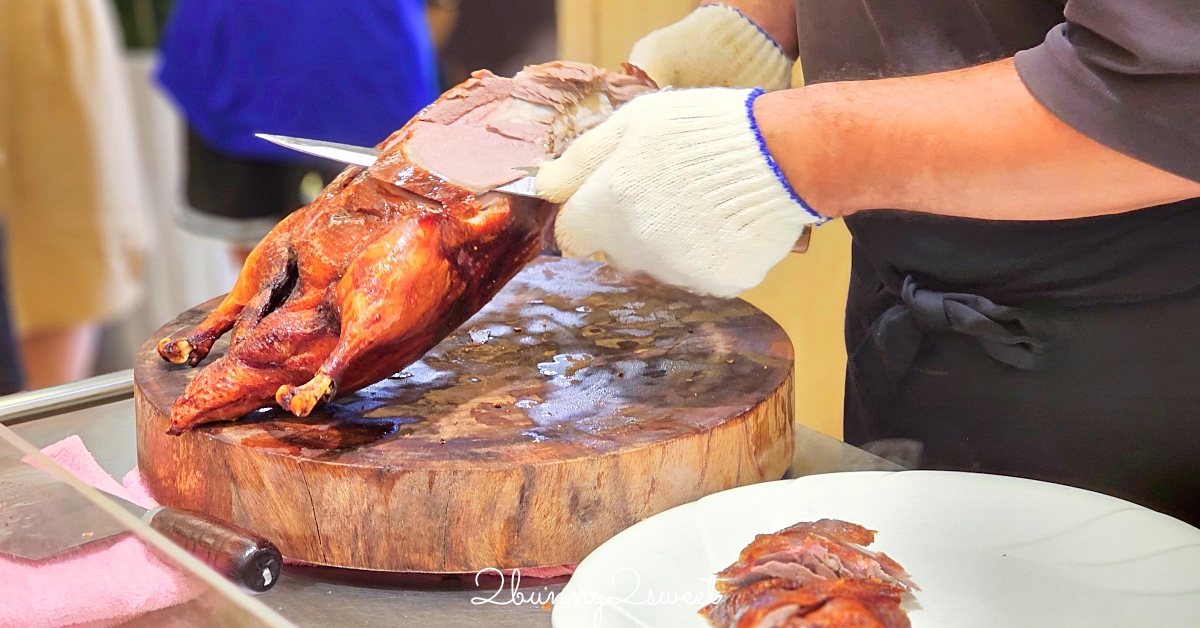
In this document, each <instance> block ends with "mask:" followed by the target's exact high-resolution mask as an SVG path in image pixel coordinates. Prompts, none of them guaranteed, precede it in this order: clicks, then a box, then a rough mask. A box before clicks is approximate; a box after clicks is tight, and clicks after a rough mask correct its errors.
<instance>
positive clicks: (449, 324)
mask: <svg viewBox="0 0 1200 628" xmlns="http://www.w3.org/2000/svg"><path fill="white" fill-rule="evenodd" d="M655 88H656V87H655V85H654V84H653V81H651V80H650V79H649V77H647V76H646V75H645V74H644V73H642V72H641V71H640V70H637V69H636V68H631V67H627V68H626V73H625V74H616V73H610V72H607V71H605V70H602V69H600V68H596V67H593V66H590V65H586V64H576V63H562V62H555V63H549V64H544V65H540V66H533V67H529V68H526V69H525V70H524V71H523V72H521V73H519V74H518V75H517V76H515V77H513V78H501V77H497V76H495V75H493V74H491V73H489V72H477V73H475V74H474V75H473V77H472V78H471V79H470V80H468V81H466V82H464V83H463V84H461V85H459V86H457V87H455V88H453V89H451V90H449V91H448V92H446V93H445V94H443V95H442V96H441V97H440V98H439V99H438V100H437V101H436V102H435V103H433V104H432V105H430V106H429V107H427V108H426V109H425V110H424V111H422V112H421V113H420V114H418V115H417V116H416V117H414V118H413V119H412V120H411V121H410V122H409V123H408V124H406V125H405V126H404V127H403V128H401V129H400V130H398V131H396V132H395V133H393V134H392V136H391V137H389V138H388V139H387V140H385V141H384V142H383V143H381V144H380V146H379V149H380V151H381V154H380V157H379V159H378V160H377V161H376V162H375V164H374V165H372V166H371V167H370V168H366V169H364V168H360V167H351V168H348V169H347V170H345V171H344V172H343V173H342V174H341V175H340V176H339V177H338V178H337V179H335V180H334V181H333V182H332V183H330V185H329V186H328V187H327V188H326V189H325V190H324V191H323V192H322V194H321V195H320V197H318V198H317V199H316V200H315V201H314V202H313V203H312V204H310V205H308V206H307V207H304V208H302V209H300V210H298V211H296V212H295V213H293V214H292V215H291V216H289V217H288V218H287V219H285V220H284V221H282V222H281V223H280V224H279V225H277V226H276V227H275V229H274V230H272V231H271V233H270V234H269V235H268V236H267V237H266V238H264V239H263V241H262V242H261V243H260V244H259V245H258V246H257V247H256V248H255V249H254V251H253V252H252V253H251V254H250V257H249V258H248V259H247V261H246V264H245V266H244V267H243V269H242V272H241V274H240V275H239V277H238V280H237V283H236V284H235V285H234V287H233V289H232V290H231V291H230V293H229V294H228V295H227V296H226V298H225V299H224V301H223V302H222V303H221V304H220V306H218V307H217V309H216V310H214V311H213V312H212V313H211V314H210V315H209V316H208V318H207V319H205V320H204V321H203V322H202V323H201V324H200V325H199V326H197V327H196V328H195V329H192V330H190V331H188V332H187V333H186V334H183V335H182V336H180V337H170V338H163V339H161V340H160V341H159V343H158V352H159V354H160V355H161V356H162V357H163V359H165V360H167V361H169V362H172V363H175V364H188V365H191V366H197V365H199V364H200V363H201V361H203V360H204V359H205V357H207V355H208V353H209V351H210V350H211V349H212V346H213V343H214V342H215V341H216V340H217V339H218V338H219V337H221V336H222V335H224V334H225V333H226V332H229V331H230V330H232V332H231V336H230V348H229V351H228V352H227V353H226V355H224V356H222V357H221V358H220V359H218V360H216V361H214V362H213V363H211V364H209V365H207V366H205V367H204V368H203V369H201V370H200V371H199V372H198V373H197V374H196V376H195V377H194V378H193V379H192V380H191V382H190V383H189V385H188V386H187V388H186V390H185V391H184V393H183V394H182V395H181V396H180V397H179V399H178V400H177V401H176V402H175V405H174V406H173V408H172V412H171V427H170V432H171V433H173V434H180V433H182V432H184V431H187V430H189V429H191V428H193V427H195V426H197V425H200V424H202V423H208V422H212V421H220V420H226V419H236V418H239V417H241V416H243V415H245V414H246V413H248V412H251V411H253V410H257V409H259V408H264V407H268V406H270V405H272V403H278V404H279V405H280V406H281V407H283V408H284V409H286V410H288V411H290V412H292V413H293V414H295V415H297V416H305V415H307V414H308V413H309V412H311V411H312V409H313V408H314V407H315V406H316V405H317V404H318V403H321V402H322V401H325V400H328V399H330V398H332V397H334V396H335V395H336V394H338V392H339V391H342V392H349V391H353V390H356V389H359V388H362V387H365V386H368V385H370V384H373V383H375V382H377V381H379V380H382V379H384V378H386V377H388V376H389V375H391V374H393V373H395V372H397V371H399V370H401V369H403V368H404V367H406V366H408V365H409V364H411V363H412V362H414V361H416V360H417V359H419V358H420V357H421V356H422V355H424V354H425V353H426V352H427V351H429V349H431V348H432V347H433V346H434V345H436V344H437V343H438V342H439V341H441V340H442V339H443V338H445V337H446V336H447V335H449V334H450V333H451V332H453V331H454V330H455V329H456V328H457V327H458V326H459V325H461V324H462V323H463V322H465V321H466V320H467V319H468V318H470V317H471V316H472V315H474V314H475V313H476V312H478V311H479V310H480V309H481V308H482V307H483V306H484V305H486V304H487V302H488V301H490V300H491V299H492V298H493V297H494V296H495V295H496V293H497V292H498V291H499V290H500V289H501V288H502V287H503V286H504V285H505V284H506V283H507V282H508V281H509V280H510V279H511V278H512V277H513V276H514V275H515V274H516V273H517V272H518V271H519V270H520V269H521V268H522V267H523V266H524V265H525V264H526V263H528V262H529V261H530V260H532V259H533V258H534V257H536V256H537V255H538V253H539V252H540V251H541V250H542V249H543V235H544V232H545V231H546V230H547V228H548V226H549V224H550V222H551V219H552V216H553V214H554V208H553V206H551V205H549V204H546V203H541V202H539V201H537V200H534V199H526V198H519V197H513V196H508V195H504V194H498V193H495V192H489V191H488V190H490V189H492V188H494V187H496V186H498V185H502V184H504V183H507V182H509V181H512V180H514V179H516V178H519V177H520V176H522V175H524V174H525V173H526V172H527V171H528V169H529V168H531V167H535V166H536V165H537V164H538V163H540V162H541V161H543V160H545V159H550V158H553V157H555V156H557V155H559V154H561V152H562V150H563V149H564V148H565V146H566V145H567V144H568V143H569V142H570V140H571V139H573V138H574V137H575V136H577V135H578V134H580V133H582V132H583V131H586V130H587V129H589V128H591V127H593V126H595V125H596V124H598V123H599V122H600V121H602V120H603V119H604V118H605V117H607V116H608V115H609V114H610V113H611V112H612V111H613V109H614V108H615V107H617V106H619V105H621V104H623V103H624V102H626V101H628V100H629V99H631V98H633V97H634V96H636V95H637V94H640V93H644V92H647V91H651V90H653V89H655Z"/></svg>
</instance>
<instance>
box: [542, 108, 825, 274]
mask: <svg viewBox="0 0 1200 628" xmlns="http://www.w3.org/2000/svg"><path fill="white" fill-rule="evenodd" d="M761 93H762V90H761V89H755V90H747V89H728V88H719V87H710V88H703V89H689V90H667V91H661V92H655V93H650V94H645V95H643V96H638V97H637V98H634V99H633V100H632V101H630V102H629V103H627V104H625V105H624V106H623V107H621V108H620V109H618V110H617V111H616V112H615V113H614V114H613V115H612V116H611V117H610V118H609V119H607V120H605V121H604V122H603V123H601V124H600V125H599V126H597V127H596V128H594V129H592V130H591V131H588V132H587V133H584V134H583V135H581V136H580V137H579V138H577V139H576V140H575V141H574V142H573V143H572V144H571V145H570V146H569V147H567V150H566V151H565V152H564V153H563V155H562V156H561V157H560V158H558V159H556V160H554V161H550V162H546V163H544V164H542V165H541V167H540V168H539V170H538V175H537V188H538V194H539V195H540V196H543V197H544V198H547V199H549V200H552V201H554V202H559V203H562V202H565V205H563V207H562V208H561V209H560V210H559V214H558V218H557V220H556V223H555V237H556V239H557V240H558V245H559V247H560V248H561V249H562V251H563V254H564V255H567V256H570V257H592V258H598V259H605V260H607V261H608V262H609V263H611V264H612V265H614V266H616V267H617V268H620V269H622V270H627V271H634V272H645V273H648V274H649V275H651V276H653V277H654V278H656V279H658V280H659V281H662V282H665V283H669V284H674V285H677V286H681V287H684V288H687V289H689V290H692V291H694V292H699V293H705V294H713V295H717V296H722V297H732V296H735V295H737V294H738V293H740V292H742V291H744V290H747V289H749V288H752V287H754V286H756V285H758V284H759V283H760V282H761V281H762V279H763V277H764V276H765V275H766V273H767V271H768V270H770V268H771V267H772V266H774V265H775V264H777V263H779V261H780V260H782V259H783V258H784V256H785V255H787V254H788V252H789V251H790V250H791V248H792V245H793V244H795V242H796V239H797V238H798V237H799V236H800V233H801V231H802V229H803V227H804V226H805V225H810V224H819V223H821V222H824V221H825V220H826V219H825V218H824V217H822V216H820V215H818V214H817V213H816V212H814V211H812V209H811V208H809V207H808V206H807V205H806V204H805V203H804V202H803V201H802V200H801V199H800V197H799V196H797V195H796V193H795V192H794V191H793V190H792V188H791V186H790V185H789V184H788V182H787V180H786V179H785V178H784V177H783V174H782V173H781V172H780V171H779V168H778V166H777V165H776V164H775V161H774V159H773V158H772V157H771V155H770V153H769V152H768V151H767V148H766V145H765V143H764V142H763V139H762V135H761V134H760V133H759V130H758V125H757V122H756V121H755V119H754V114H753V103H754V99H755V98H757V97H758V95H760V94H761Z"/></svg>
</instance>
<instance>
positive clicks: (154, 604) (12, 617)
mask: <svg viewBox="0 0 1200 628" xmlns="http://www.w3.org/2000/svg"><path fill="white" fill-rule="evenodd" d="M42 452H43V453H45V454H46V455H47V456H49V457H50V458H51V459H52V460H54V461H55V462H57V463H58V464H59V465H60V466H62V467H63V468H65V469H66V470H68V471H70V472H71V473H73V474H75V475H76V476H78V477H79V479H81V480H83V481H84V482H86V483H88V484H90V485H92V486H94V487H96V488H97V489H99V490H102V491H104V492H106V493H111V494H113V495H116V496H118V497H123V498H125V499H128V500H129V501H131V502H134V503H136V504H139V505H141V506H144V507H147V508H152V507H154V506H157V505H158V503H157V502H155V501H154V498H153V497H151V496H150V491H149V490H148V489H147V488H146V484H145V482H144V481H143V480H142V475H141V473H138V471H137V469H134V470H133V471H131V472H130V473H129V474H128V475H126V476H125V482H124V486H122V485H121V484H118V483H117V481H116V480H114V479H113V478H112V476H110V475H108V473H106V472H105V471H104V469H103V468H101V467H100V465H99V464H97V463H96V459H95V458H93V457H92V454H91V453H90V452H88V450H87V447H86V446H84V444H83V441H82V440H80V438H79V437H78V436H71V437H69V438H66V439H64V440H61V441H59V442H57V443H55V444H53V445H50V446H49V447H46V448H45V449H43V450H42ZM203 589H204V585H203V584H202V583H200V582H199V581H196V580H194V579H191V578H187V577H184V576H182V575H180V573H179V572H178V571H176V570H174V569H172V568H170V567H168V566H167V565H165V564H164V563H163V562H162V561H161V560H160V559H159V558H158V557H157V556H155V555H154V553H152V552H151V550H150V549H149V548H148V547H147V546H146V545H145V544H144V543H143V542H142V541H141V540H140V539H138V538H135V537H133V536H123V537H121V538H120V539H119V540H116V541H115V542H112V543H105V542H103V541H101V542H98V543H96V546H95V547H94V548H85V549H84V550H83V551H81V552H80V553H76V554H71V555H69V556H65V557H63V558H58V559H54V558H51V559H48V560H46V561H43V562H39V563H37V564H33V563H29V562H27V561H22V560H18V559H9V558H7V557H0V627H3V628H9V627H13V628H17V627H20V628H42V627H60V626H77V625H85V626H89V627H93V626H111V625H115V624H118V623H121V622H122V621H125V620H128V619H130V618H133V617H136V616H138V615H141V614H144V613H147V612H150V611H154V610H158V609H162V608H166V607H168V606H173V605H176V604H180V603H183V602H186V601H188V600H190V599H192V598H193V597H195V596H196V595H198V594H199V593H200V592H201V591H202V590H203Z"/></svg>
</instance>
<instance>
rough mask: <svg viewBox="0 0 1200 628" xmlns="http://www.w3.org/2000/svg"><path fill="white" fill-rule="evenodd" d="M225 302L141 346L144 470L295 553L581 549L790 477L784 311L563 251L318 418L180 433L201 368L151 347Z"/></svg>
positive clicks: (262, 417)
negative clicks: (689, 507)
mask: <svg viewBox="0 0 1200 628" xmlns="http://www.w3.org/2000/svg"><path fill="white" fill-rule="evenodd" d="M216 303H217V301H216V300H214V301H210V302H208V303H206V304H204V305H202V306H200V307H198V308H195V309H192V310H189V311H188V312H185V313H184V314H183V315H181V316H180V317H179V318H178V319H176V320H175V321H172V322H171V323H169V324H167V325H165V326H164V327H163V328H162V329H160V330H159V331H158V333H157V334H155V336H154V337H153V338H151V339H150V340H149V341H147V343H146V344H145V346H143V348H142V350H141V352H140V355H139V357H138V363H137V366H136V368H135V385H136V405H137V437H138V462H139V465H140V467H141V469H142V470H143V473H144V474H145V475H146V478H147V481H148V482H149V485H150V488H151V489H152V490H153V492H154V494H155V496H156V497H157V498H158V499H159V500H160V501H161V502H163V503H165V504H169V505H172V506H180V507H187V508H193V509H196V510H200V511H202V512H207V513H209V514H211V515H214V516H216V517H219V518H222V519H225V520H227V521H230V522H233V523H235V524H237V525H239V526H242V527H245V528H247V529H249V530H253V531H255V532H257V533H259V534H261V535H263V536H265V537H266V538H268V539H270V540H271V541H273V542H275V544H276V545H277V546H278V547H279V549H280V550H281V551H282V552H283V554H284V556H286V557H288V558H291V559H295V560H301V561H306V562H310V563H315V564H320V565H330V566H337V567H350V568H356V569H370V570H385V571H418V572H474V571H478V570H480V569H483V568H486V567H496V568H530V567H539V566H549V565H559V564H569V563H575V562H578V561H579V560H581V559H582V558H583V557H584V556H586V555H587V554H588V553H589V552H590V551H591V550H592V549H594V548H595V547H597V546H598V545H599V544H600V543H602V542H604V541H605V540H607V539H608V538H610V537H612V536H613V535H614V534H616V533H617V532H620V531H621V530H623V529H625V528H626V527H628V526H630V525H632V524H633V523H636V522H637V521H640V520H641V519H644V518H646V517H648V516H650V515H653V514H655V513H658V512H661V511H663V510H665V509H667V508H671V507H673V506H676V505H679V504H682V503H686V502H689V501H692V500H695V499H698V498H700V497H702V496H704V495H708V494H711V493H713V492H716V491H720V490H724V489H728V488H733V487H735V486H741V485H745V484H751V483H755V482H760V481H764V480H773V479H778V478H780V477H782V475H783V474H784V472H785V471H786V469H787V466H788V464H789V462H790V460H791V456H792V450H793V446H794V445H793V427H792V364H793V353H792V345H791V342H790V341H789V340H788V338H787V335H786V334H785V333H784V332H783V330H782V329H781V328H780V327H779V326H778V325H776V324H775V322H774V321H772V320H771V319H770V318H769V317H767V316H766V315H764V314H763V313H762V312H760V311H758V310H757V309H755V308H753V307H751V306H750V305H748V304H746V303H745V302H743V301H740V300H721V299H712V298H705V297H698V296H695V295H691V294H688V293H686V292H683V291H680V290H675V289H672V288H667V287H664V286H662V285H660V284H657V283H655V282H653V281H651V280H649V279H646V278H641V277H629V276H623V275H619V274H617V273H616V272H614V271H612V270H611V269H610V268H609V267H607V266H602V265H598V264H594V263H591V262H582V261H575V260H561V259H552V258H542V259H539V260H537V261H535V262H534V263H533V264H530V265H529V266H528V267H526V268H525V269H524V270H523V271H522V272H521V273H520V274H519V275H518V276H517V277H516V278H515V279H514V280H513V281H512V282H511V283H510V284H509V285H508V286H507V287H506V288H505V289H504V290H503V291H502V292H501V293H500V295H499V296H497V298H496V299H495V300H494V301H493V302H492V303H490V304H489V305H488V306H487V307H486V308H485V309H484V310H483V311H481V312H480V313H479V314H477V315H476V316H475V317H474V318H472V319H471V320H470V321H468V322H467V324H465V325H464V326H463V327H462V328H461V329H459V330H458V331H456V332H455V333H454V334H453V335H452V336H450V337H449V338H447V339H446V340H444V341H443V342H442V343H441V344H439V345H438V346H437V347H435V348H434V349H433V350H432V351H430V352H429V353H428V354H427V355H426V356H425V357H424V359H422V360H421V361H420V362H417V363H416V364H413V365H412V366H410V367H409V368H407V369H405V370H404V371H402V372H401V373H399V374H397V375H396V376H393V378H391V379H388V380H384V381H383V382H380V383H378V384H376V385H374V386H371V387H369V388H366V389H363V390H361V391H358V392H356V393H353V394H349V395H345V396H343V397H342V398H339V399H338V400H337V401H336V402H335V403H331V404H328V405H326V406H324V407H321V408H318V410H317V411H315V412H314V413H313V414H312V415H310V416H309V417H307V418H304V419H297V418H295V417H293V416H291V415H288V414H285V413H283V412H282V411H280V410H278V409H274V410H263V411H259V412H257V413H252V414H251V415H250V416H248V417H245V418H243V419H241V420H239V421H235V422H226V423H216V424H211V425H208V426H204V427H201V428H199V429H197V430H194V431H192V432H188V433H186V434H184V435H182V436H179V437H174V436H169V435H167V434H166V430H167V425H168V421H167V418H168V414H169V411H170V406H171V404H172V402H173V401H174V399H175V398H176V397H177V396H178V395H179V394H180V392H181V391H182V390H183V387H184V386H185V385H186V383H187V381H188V378H189V376H190V374H191V373H194V372H195V371H194V370H193V369H188V368H187V367H180V366H175V365H171V364H167V363H166V362H163V361H162V360H161V359H160V358H158V356H157V355H156V354H155V352H154V343H155V341H156V340H157V339H158V338H160V337H162V336H163V335H164V334H167V333H171V332H174V331H176V330H179V329H182V328H185V327H187V326H189V325H194V324H195V323H196V322H198V321H199V320H201V319H202V318H203V316H204V315H205V313H206V312H207V311H208V309H209V308H211V307H212V306H214V305H215V304H216ZM223 350H224V347H223V345H220V344H219V345H218V346H217V348H216V350H214V354H215V355H220V354H221V353H223ZM209 359H210V360H211V359H213V358H209Z"/></svg>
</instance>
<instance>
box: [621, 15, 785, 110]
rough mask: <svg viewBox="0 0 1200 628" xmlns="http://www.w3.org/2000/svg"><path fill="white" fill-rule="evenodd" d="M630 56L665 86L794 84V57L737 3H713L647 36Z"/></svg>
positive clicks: (768, 87) (770, 86)
mask: <svg viewBox="0 0 1200 628" xmlns="http://www.w3.org/2000/svg"><path fill="white" fill-rule="evenodd" d="M629 62H630V63H632V64H633V65H636V66H638V67H639V68H641V69H643V70H645V71H646V73H647V74H649V75H650V78H652V79H654V81H655V82H656V83H658V84H659V85H662V86H666V85H670V86H673V87H707V86H717V87H762V88H764V89H766V90H768V91H770V90H776V89H784V88H786V87H789V86H790V85H791V75H792V62H793V60H792V59H789V58H788V56H787V55H785V54H784V52H783V49H781V48H780V47H779V45H778V44H776V43H775V41H774V40H772V39H771V38H770V37H768V36H767V34H766V33H765V32H763V30H762V29H761V28H759V27H758V26H757V25H755V24H754V22H751V21H750V20H749V19H747V18H746V17H745V16H744V15H742V14H741V12H739V11H738V10H737V9H734V8H732V7H728V6H725V5H721V4H709V5H704V6H702V7H700V8H698V9H696V10H695V11H692V12H691V13H690V14H689V15H688V16H687V17H685V18H683V19H682V20H680V21H678V22H676V23H674V24H671V25H670V26H667V27H664V28H660V29H658V30H656V31H654V32H652V33H650V34H649V35H646V36H645V37H643V38H642V39H641V40H639V41H638V42H637V43H636V44H634V45H633V49H632V50H631V51H630V52H629Z"/></svg>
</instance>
